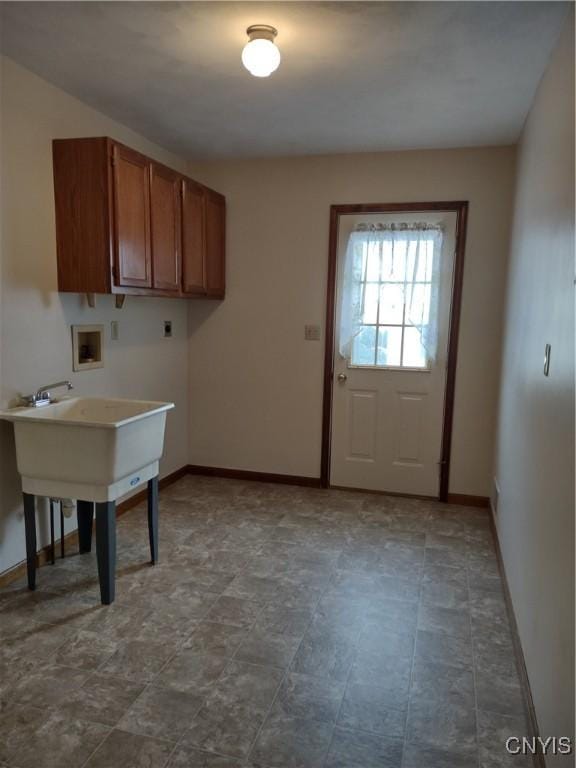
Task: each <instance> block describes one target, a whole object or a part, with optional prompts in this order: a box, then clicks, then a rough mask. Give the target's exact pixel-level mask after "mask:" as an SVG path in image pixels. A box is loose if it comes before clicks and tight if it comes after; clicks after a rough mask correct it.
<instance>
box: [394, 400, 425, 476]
mask: <svg viewBox="0 0 576 768" xmlns="http://www.w3.org/2000/svg"><path fill="white" fill-rule="evenodd" d="M426 397H427V396H426V395H425V394H408V393H406V392H399V393H398V439H397V445H398V449H397V452H396V462H401V463H406V462H410V463H421V459H422V454H423V446H422V437H423V433H422V426H423V419H424V414H425V410H426V402H425V401H426Z"/></svg>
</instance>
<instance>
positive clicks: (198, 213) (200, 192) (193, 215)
mask: <svg viewBox="0 0 576 768" xmlns="http://www.w3.org/2000/svg"><path fill="white" fill-rule="evenodd" d="M204 211H205V198H204V188H203V187H201V186H200V184H195V183H194V182H192V181H190V180H189V179H184V181H183V182H182V290H183V292H184V293H186V294H189V295H194V294H196V295H204V294H205V293H206V272H205V227H204Z"/></svg>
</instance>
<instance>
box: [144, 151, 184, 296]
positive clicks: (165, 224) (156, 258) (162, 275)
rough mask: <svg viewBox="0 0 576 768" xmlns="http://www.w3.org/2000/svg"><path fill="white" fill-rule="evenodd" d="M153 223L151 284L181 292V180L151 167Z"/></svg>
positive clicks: (155, 166) (172, 174)
mask: <svg viewBox="0 0 576 768" xmlns="http://www.w3.org/2000/svg"><path fill="white" fill-rule="evenodd" d="M150 203H151V223H152V284H153V286H154V288H159V289H161V290H168V291H173V292H178V291H179V290H180V176H179V175H178V174H177V173H175V172H174V171H172V170H170V168H165V167H164V166H160V165H156V163H152V166H151V169H150Z"/></svg>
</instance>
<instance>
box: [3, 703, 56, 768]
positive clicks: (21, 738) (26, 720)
mask: <svg viewBox="0 0 576 768" xmlns="http://www.w3.org/2000/svg"><path fill="white" fill-rule="evenodd" d="M48 716H49V711H48V710H44V709H37V708H35V707H31V706H29V705H24V704H18V703H17V702H13V701H11V702H8V701H0V761H5V762H6V763H8V760H10V759H11V758H15V756H16V755H17V754H18V748H19V746H20V745H21V744H24V743H26V742H27V741H28V740H29V739H30V738H32V737H33V736H34V734H35V733H36V731H37V729H38V728H40V726H41V725H42V723H43V722H44V721H45V720H47V718H48Z"/></svg>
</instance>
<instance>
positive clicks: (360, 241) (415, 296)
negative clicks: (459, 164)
mask: <svg viewBox="0 0 576 768" xmlns="http://www.w3.org/2000/svg"><path fill="white" fill-rule="evenodd" d="M441 253H442V228H441V227H440V226H438V225H432V224H427V223H417V224H384V225H367V224H361V225H359V226H358V227H357V229H356V230H355V231H354V232H352V233H351V235H350V239H349V241H348V245H347V249H346V257H345V262H344V274H343V283H342V292H341V306H340V344H339V352H340V355H341V356H342V357H343V358H345V359H347V360H351V359H352V354H353V345H354V340H355V339H356V337H357V336H358V334H359V333H360V332H361V331H362V329H363V327H364V326H365V320H366V314H367V307H366V293H367V290H366V289H367V285H370V284H372V285H374V284H375V283H376V284H380V285H382V284H384V283H386V284H395V285H396V286H398V288H399V289H400V290H401V291H402V293H403V300H404V312H403V324H404V325H405V326H411V327H414V328H416V329H417V330H418V333H419V335H420V341H421V344H422V347H423V348H424V350H425V353H426V358H427V361H428V363H431V362H433V361H434V360H435V358H436V349H437V343H438V292H439V281H440V270H441V263H440V261H441ZM379 295H380V294H379Z"/></svg>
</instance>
